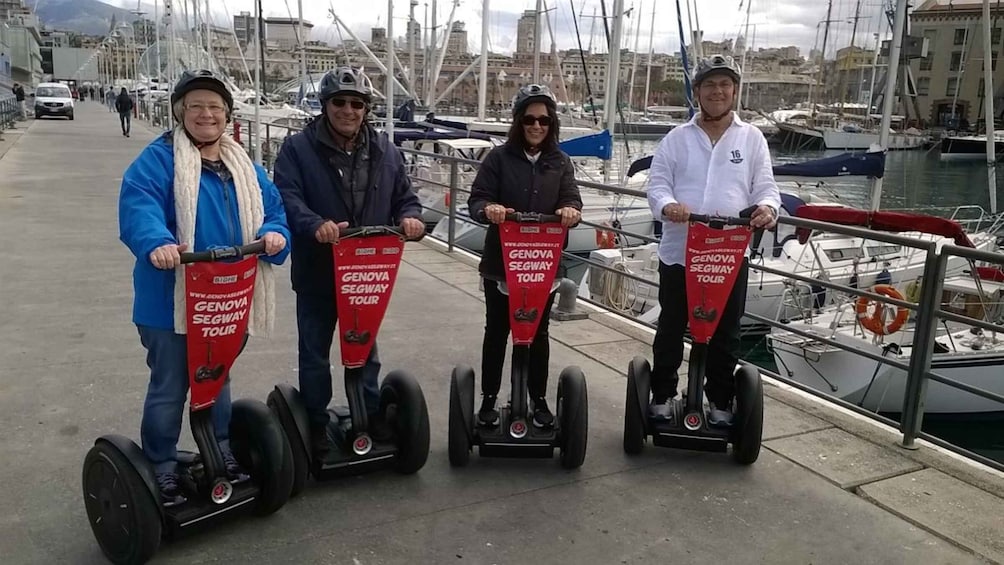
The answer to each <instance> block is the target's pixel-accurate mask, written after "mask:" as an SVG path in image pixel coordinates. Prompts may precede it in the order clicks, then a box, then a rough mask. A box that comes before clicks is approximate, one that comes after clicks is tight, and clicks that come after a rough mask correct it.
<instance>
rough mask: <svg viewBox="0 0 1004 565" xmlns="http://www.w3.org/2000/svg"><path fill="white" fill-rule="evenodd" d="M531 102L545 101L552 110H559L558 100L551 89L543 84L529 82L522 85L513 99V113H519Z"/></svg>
mask: <svg viewBox="0 0 1004 565" xmlns="http://www.w3.org/2000/svg"><path fill="white" fill-rule="evenodd" d="M531 102H543V103H544V104H546V105H547V106H548V107H549V108H551V110H553V111H557V107H558V101H557V98H555V97H554V94H553V93H552V92H551V89H550V88H548V87H547V86H546V85H542V84H528V85H526V86H521V87H520V88H519V92H517V93H516V96H514V97H513V99H512V115H513V116H515V115H517V114H519V113H520V112H521V111H522V110H523V109H524V108H526V107H527V106H529V105H530V103H531Z"/></svg>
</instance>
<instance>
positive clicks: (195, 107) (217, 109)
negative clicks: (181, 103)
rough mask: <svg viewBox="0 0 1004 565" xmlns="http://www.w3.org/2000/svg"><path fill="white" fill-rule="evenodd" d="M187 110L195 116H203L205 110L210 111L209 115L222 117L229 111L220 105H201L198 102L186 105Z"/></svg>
mask: <svg viewBox="0 0 1004 565" xmlns="http://www.w3.org/2000/svg"><path fill="white" fill-rule="evenodd" d="M185 110H187V111H188V112H191V113H193V114H201V113H202V112H203V111H205V110H209V113H211V114H215V115H220V114H222V113H224V112H226V111H227V108H226V106H220V105H219V104H199V103H198V102H195V103H192V104H185Z"/></svg>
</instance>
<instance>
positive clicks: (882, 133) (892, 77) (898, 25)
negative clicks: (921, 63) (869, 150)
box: [871, 0, 908, 211]
mask: <svg viewBox="0 0 1004 565" xmlns="http://www.w3.org/2000/svg"><path fill="white" fill-rule="evenodd" d="M907 1H908V0H896V17H895V19H894V20H893V26H892V28H893V29H892V45H891V47H890V48H889V65H888V67H887V71H886V81H885V94H884V95H883V97H882V125H881V126H879V145H880V146H881V148H882V151H883V152H886V151H888V150H889V125H890V124H891V123H892V111H893V98H894V97H895V96H896V77H897V76H898V73H899V55H900V51H901V50H902V48H903V27H904V24H905V21H906V3H907ZM881 202H882V179H881V178H877V179H875V180H873V181H872V201H871V210H872V211H877V210H878V209H879V205H880V204H881Z"/></svg>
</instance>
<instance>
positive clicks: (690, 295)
mask: <svg viewBox="0 0 1004 565" xmlns="http://www.w3.org/2000/svg"><path fill="white" fill-rule="evenodd" d="M689 220H690V226H689V228H688V233H687V265H686V281H687V302H688V305H689V306H688V313H689V316H688V317H689V322H690V333H691V336H692V337H693V343H692V344H691V349H690V366H689V370H688V371H687V391H686V393H685V395H684V397H683V398H682V399H680V398H676V399H673V400H672V404H671V406H670V418H668V419H657V418H653V417H651V416H649V411H648V406H649V398H650V394H651V390H650V382H651V381H650V375H651V366H650V365H649V362H648V360H646V359H645V358H644V357H641V356H638V357H635V358H634V359H633V360H632V361H631V364H630V365H629V366H628V373H627V399H626V401H625V413H624V451H625V452H626V453H629V454H637V453H640V452H641V451H642V448H643V447H644V444H645V440H646V438H647V437H648V436H651V437H652V443H653V444H655V445H657V446H660V447H675V448H680V449H693V450H701V451H718V452H724V451H727V450H728V446H729V445H730V444H731V445H732V456H733V458H734V459H735V460H736V461H737V462H738V463H741V464H744V465H749V464H751V463H753V462H754V461H756V459H757V456H758V455H759V454H760V439H761V435H762V431H763V384H762V383H761V380H760V372H759V371H758V370H757V369H756V367H754V366H752V365H747V364H743V365H741V366H740V367H739V368H738V369H736V370H735V372H734V374H733V376H734V378H735V393H736V399H735V412H734V414H733V419H732V422H731V424H729V425H724V424H720V425H714V424H711V423H710V418H709V413H708V412H707V411H705V407H704V377H705V374H706V367H707V358H708V343H710V341H711V336H712V335H714V333H715V328H717V327H718V322H719V314H720V312H722V311H723V310H724V309H725V304H726V303H727V302H728V297H729V294H730V293H731V291H732V287H733V286H734V285H735V282H736V278H737V277H738V275H739V269H740V268H741V267H742V263H743V256H744V255H745V252H746V248H747V247H748V246H749V241H750V235H751V232H752V230H751V229H750V228H749V223H750V219H749V218H747V217H740V218H736V217H720V216H707V215H699V214H690V218H689ZM727 226H739V227H732V228H728V227H727ZM760 234H762V232H758V233H757V236H759V235H760ZM757 239H759V237H757ZM755 247H756V244H754V248H755Z"/></svg>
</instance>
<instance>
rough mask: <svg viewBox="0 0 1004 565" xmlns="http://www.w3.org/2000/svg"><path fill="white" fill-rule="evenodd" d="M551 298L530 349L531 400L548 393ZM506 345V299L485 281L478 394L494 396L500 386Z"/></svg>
mask: <svg viewBox="0 0 1004 565" xmlns="http://www.w3.org/2000/svg"><path fill="white" fill-rule="evenodd" d="M553 304H554V295H553V294H552V295H551V296H550V297H548V299H547V305H546V306H544V311H543V312H542V313H541V317H540V325H539V326H537V334H536V336H535V337H534V339H533V345H531V346H530V374H529V375H528V381H527V385H526V386H527V390H528V392H529V394H530V398H540V397H543V396H544V394H545V393H546V392H547V362H548V359H549V358H550V354H551V347H550V344H549V343H548V341H549V339H550V338H549V337H548V334H547V322H548V319H549V318H550V315H551V306H552V305H553ZM508 341H509V297H508V296H506V295H504V294H502V293H501V292H499V286H498V283H497V282H495V281H493V280H489V279H485V340H484V343H483V345H482V347H481V393H482V394H484V395H486V396H497V395H498V393H499V388H500V387H501V386H502V365H503V364H504V363H505V352H506V343H507V342H508Z"/></svg>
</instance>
